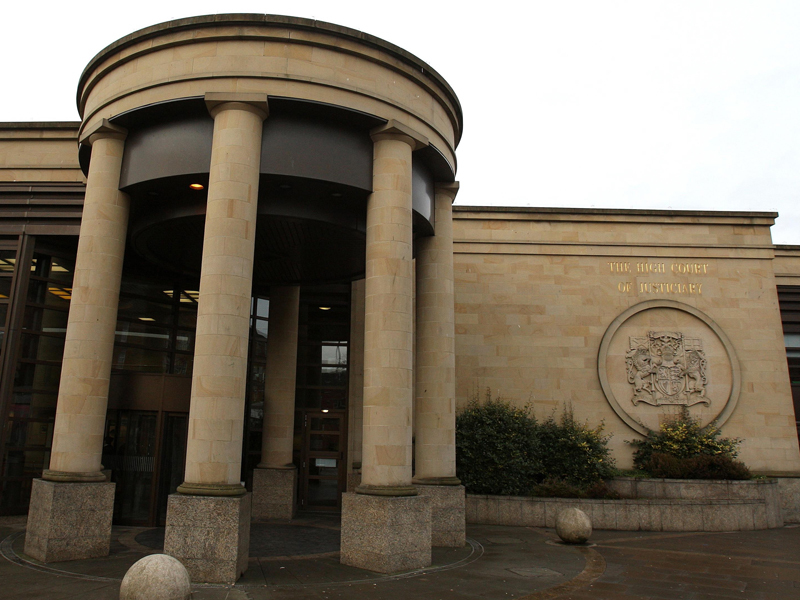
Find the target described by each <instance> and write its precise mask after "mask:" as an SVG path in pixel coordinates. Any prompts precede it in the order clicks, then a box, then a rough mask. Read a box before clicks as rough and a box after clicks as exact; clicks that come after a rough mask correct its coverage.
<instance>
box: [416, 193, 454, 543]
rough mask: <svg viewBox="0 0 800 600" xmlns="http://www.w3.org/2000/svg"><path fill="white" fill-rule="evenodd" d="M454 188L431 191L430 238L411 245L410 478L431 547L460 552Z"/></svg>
mask: <svg viewBox="0 0 800 600" xmlns="http://www.w3.org/2000/svg"><path fill="white" fill-rule="evenodd" d="M457 193H458V183H442V184H438V185H437V186H436V192H435V205H434V210H435V218H434V223H435V226H436V234H435V235H434V236H430V237H424V238H421V239H419V240H417V251H416V271H415V275H416V309H417V310H416V315H417V316H416V353H415V363H416V364H415V367H414V377H415V392H416V396H415V400H416V401H415V405H414V410H415V415H414V434H415V444H414V452H415V456H414V458H415V461H414V464H415V469H416V470H415V473H414V483H415V484H419V487H418V491H419V493H420V494H421V495H426V496H429V497H430V498H431V519H432V521H431V531H432V543H433V545H434V546H451V547H461V546H463V545H464V543H465V542H466V537H465V520H464V511H465V500H464V498H465V497H464V487H463V486H462V485H460V484H461V482H460V481H459V479H458V478H457V477H456V399H455V396H456V383H455V370H456V364H455V296H454V292H453V201H454V200H455V197H456V194H457Z"/></svg>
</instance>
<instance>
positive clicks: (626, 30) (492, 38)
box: [0, 0, 800, 244]
mask: <svg viewBox="0 0 800 600" xmlns="http://www.w3.org/2000/svg"><path fill="white" fill-rule="evenodd" d="M469 6H470V4H468V3H466V2H463V1H462V2H447V3H444V2H437V1H436V0H427V1H416V0H403V1H400V2H388V1H386V2H378V1H375V0H373V1H371V2H357V1H347V0H339V1H336V2H333V1H330V0H328V1H324V2H318V1H304V0H292V1H291V2H286V1H283V0H274V1H270V2H248V1H237V0H218V1H216V2H210V1H205V0H194V1H192V2H184V1H175V0H162V1H160V2H152V1H149V0H138V1H135V2H125V3H115V2H110V1H106V2H81V1H80V0H79V1H77V2H57V3H56V2H45V3H42V2H16V3H14V5H13V6H5V7H4V9H3V17H2V34H1V35H0V56H2V59H0V60H2V67H3V80H2V81H3V84H2V85H3V88H4V89H2V93H1V94H0V121H64V120H78V119H79V116H78V113H77V109H76V107H75V91H76V87H77V83H78V78H79V76H80V74H81V72H82V70H83V68H84V67H85V66H86V64H87V63H88V62H89V60H90V59H91V58H92V57H93V56H94V55H95V54H96V53H98V52H99V51H100V50H102V49H103V48H104V47H105V46H106V45H108V44H109V43H111V42H113V41H115V40H116V39H118V38H120V37H122V36H124V35H126V34H128V33H131V32H133V31H135V30H137V29H141V28H143V27H147V26H148V25H153V24H155V23H159V22H162V21H167V20H171V19H176V18H181V17H188V16H194V15H200V14H211V13H219V12H227V13H230V12H254V13H264V12H269V13H272V14H285V15H293V16H299V17H306V18H312V19H318V20H322V21H329V22H332V23H337V24H340V25H345V26H348V27H352V28H354V29H359V30H362V31H365V32H367V33H370V34H373V35H376V36H378V37H381V38H383V39H385V40H388V41H390V42H392V43H394V44H397V45H398V46H401V47H403V48H405V49H406V50H408V51H410V52H412V53H413V54H415V55H417V56H418V57H419V58H421V59H422V60H424V61H425V62H427V63H428V64H430V65H431V66H432V67H433V68H434V69H436V70H437V71H439V73H440V74H441V75H442V76H443V77H444V78H445V79H447V81H448V82H449V83H450V84H451V85H452V87H453V89H454V90H455V91H456V94H458V96H459V99H460V100H461V104H462V108H463V110H464V123H465V126H464V137H463V139H462V143H461V145H460V146H459V148H458V152H457V154H458V158H459V172H458V179H459V181H460V182H461V191H460V193H459V196H458V200H457V203H458V204H479V205H514V206H561V207H598V208H672V209H711V210H714V209H716V210H759V211H761V210H777V211H778V212H780V214H781V217H780V218H779V219H778V222H777V225H776V226H775V227H774V228H773V239H774V241H775V242H776V243H779V244H800V2H796V1H787V2H769V1H766V0H757V1H756V0H754V1H751V2H739V1H734V0H717V1H713V2H709V1H702V0H688V1H679V0H672V1H670V2H655V1H647V0H635V1H628V2H621V1H604V0H589V1H563V0H559V1H556V0H546V1H533V2H531V1H528V2H525V3H522V2H513V3H512V2H506V1H504V0H500V1H496V2H490V3H483V2H481V3H472V4H471V6H475V7H476V8H468V7H469ZM122 7H124V9H123V8H122Z"/></svg>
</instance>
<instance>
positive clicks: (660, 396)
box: [625, 331, 710, 406]
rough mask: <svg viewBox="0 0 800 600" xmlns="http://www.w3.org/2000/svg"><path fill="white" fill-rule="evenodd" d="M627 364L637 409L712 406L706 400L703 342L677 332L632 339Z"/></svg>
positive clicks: (664, 332) (626, 355)
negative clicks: (641, 403)
mask: <svg viewBox="0 0 800 600" xmlns="http://www.w3.org/2000/svg"><path fill="white" fill-rule="evenodd" d="M625 364H626V366H627V369H628V383H630V384H632V385H633V398H632V399H631V400H632V402H633V404H634V406H635V405H637V404H639V402H644V403H646V404H651V405H653V406H661V405H664V404H681V405H685V406H693V405H695V404H701V403H702V404H705V405H709V404H710V401H709V399H708V398H706V384H707V383H708V379H707V375H706V364H707V361H706V355H705V353H704V352H703V341H702V340H700V339H693V338H687V337H684V335H683V334H682V333H680V332H675V331H650V332H649V333H648V334H647V337H631V338H630V350H629V351H628V352H627V353H626V354H625Z"/></svg>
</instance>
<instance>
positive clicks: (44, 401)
mask: <svg viewBox="0 0 800 600" xmlns="http://www.w3.org/2000/svg"><path fill="white" fill-rule="evenodd" d="M14 396H15V397H16V394H14ZM57 399H58V394H57V390H54V391H53V392H51V393H49V394H48V393H43V392H32V393H31V394H29V395H28V398H27V400H28V406H27V407H26V408H27V409H28V414H29V415H30V417H31V418H32V419H55V418H56V400H57ZM51 438H52V430H51ZM48 444H49V442H48Z"/></svg>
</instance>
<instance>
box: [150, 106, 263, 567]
mask: <svg viewBox="0 0 800 600" xmlns="http://www.w3.org/2000/svg"><path fill="white" fill-rule="evenodd" d="M205 99H206V105H207V106H208V109H209V112H210V113H211V116H212V117H214V135H213V142H212V150H211V166H210V169H209V183H208V201H207V207H206V223H205V233H204V237H203V259H202V265H201V271H200V296H199V298H198V306H197V329H196V337H195V357H194V375H193V377H192V396H191V404H190V408H189V436H188V441H187V446H186V472H185V476H184V482H183V483H182V484H181V485H180V486H178V494H176V495H173V496H171V497H170V501H169V504H168V507H167V529H166V535H165V540H164V552H165V553H166V554H170V555H172V556H174V557H175V558H177V559H178V560H180V561H181V562H182V563H183V564H184V565H186V568H187V569H188V571H189V574H190V576H191V578H192V581H195V582H205V583H232V582H234V581H236V579H238V577H239V576H240V575H241V574H242V573H243V572H244V571H245V570H246V569H247V560H246V557H247V554H248V549H249V543H250V531H249V523H250V497H249V495H247V494H246V492H245V488H244V487H243V486H242V485H241V459H242V427H243V422H244V401H245V397H244V396H245V384H246V378H247V349H248V339H249V323H250V297H251V291H252V280H253V251H254V247H255V228H256V213H257V207H258V181H259V165H260V161H261V134H262V128H263V121H264V119H265V118H266V117H267V114H268V108H267V97H266V95H261V94H226V93H209V94H206V96H205ZM195 515H206V516H207V517H208V519H205V518H202V519H201V518H199V517H196V516H195ZM242 523H245V524H246V525H244V526H243V525H241V524H242ZM221 539H231V540H233V541H231V542H230V543H226V544H219V543H218V541H219V540H221ZM232 549H236V551H233V550H232ZM243 557H244V559H243Z"/></svg>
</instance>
